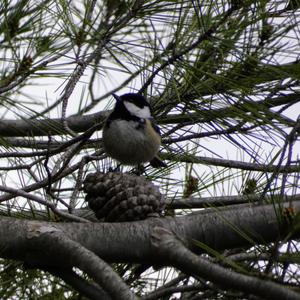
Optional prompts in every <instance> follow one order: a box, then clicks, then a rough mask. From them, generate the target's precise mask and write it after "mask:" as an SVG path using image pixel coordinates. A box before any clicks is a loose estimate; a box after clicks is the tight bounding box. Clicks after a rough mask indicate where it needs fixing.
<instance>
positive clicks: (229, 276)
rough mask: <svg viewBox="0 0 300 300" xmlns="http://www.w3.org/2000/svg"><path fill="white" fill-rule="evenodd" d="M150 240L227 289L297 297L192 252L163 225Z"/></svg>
mask: <svg viewBox="0 0 300 300" xmlns="http://www.w3.org/2000/svg"><path fill="white" fill-rule="evenodd" d="M151 241H152V244H153V245H154V247H155V248H156V251H157V253H158V254H160V255H162V256H163V257H165V258H166V259H167V260H168V261H169V262H170V263H171V264H172V265H173V266H175V267H177V268H179V269H180V270H182V271H183V272H185V273H186V274H192V275H197V276H200V277H202V278H205V279H206V280H209V281H212V282H214V283H216V284H218V285H221V286H222V287H225V288H226V289H236V290H239V291H242V292H246V293H248V294H253V295H256V296H260V297H263V298H264V299H270V300H273V299H282V300H292V299H293V300H299V299H300V294H298V293H296V292H294V291H292V290H290V289H288V288H285V287H283V286H281V285H279V284H277V283H274V282H271V281H267V280H265V279H264V280H262V279H259V278H255V277H253V276H248V275H244V274H241V273H237V272H235V271H233V270H230V269H226V268H224V267H222V266H219V265H217V264H214V263H212V262H210V261H208V260H206V259H204V258H202V257H200V256H197V255H195V254H194V253H192V252H191V251H190V250H188V249H187V248H186V247H185V246H184V245H183V244H182V242H181V241H180V240H178V239H177V238H175V236H174V235H173V234H172V233H171V232H170V231H168V230H166V229H164V228H160V227H155V228H154V230H153V233H152V236H151Z"/></svg>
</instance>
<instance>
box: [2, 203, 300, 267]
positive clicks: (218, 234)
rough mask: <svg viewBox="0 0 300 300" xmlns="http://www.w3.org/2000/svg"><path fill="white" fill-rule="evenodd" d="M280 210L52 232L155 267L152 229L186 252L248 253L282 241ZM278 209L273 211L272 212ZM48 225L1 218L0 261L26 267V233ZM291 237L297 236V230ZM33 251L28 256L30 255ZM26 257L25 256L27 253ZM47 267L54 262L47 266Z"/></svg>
mask: <svg viewBox="0 0 300 300" xmlns="http://www.w3.org/2000/svg"><path fill="white" fill-rule="evenodd" d="M293 205H294V206H293V209H294V211H295V213H297V211H299V210H300V202H294V203H293ZM282 206H283V204H282V203H281V205H280V206H278V207H277V206H276V205H264V206H247V207H240V206H239V205H237V206H236V207H232V208H230V209H222V210H217V209H215V210H213V209H211V210H209V212H205V211H202V212H200V213H198V214H192V215H189V216H182V217H174V218H171V217H168V218H151V219H147V220H145V221H139V222H128V223H125V222H124V223H86V224H82V223H60V224H56V225H55V226H56V227H57V228H59V229H60V230H62V231H63V232H64V233H65V234H66V235H67V236H69V237H70V238H71V239H72V240H73V241H74V242H77V243H79V244H81V245H82V246H83V247H85V248H87V249H89V250H90V251H92V252H94V253H96V254H97V255H98V256H99V257H101V258H102V259H104V260H106V261H112V262H134V263H143V262H145V261H146V262H147V263H156V264H157V263H158V264H162V263H164V262H162V261H161V259H160V258H159V257H157V255H156V251H155V250H154V249H153V246H151V244H150V233H151V230H152V228H153V227H154V226H159V227H164V228H166V229H168V230H170V231H172V232H174V234H176V235H177V236H179V237H180V238H181V239H182V240H183V241H184V242H185V244H186V245H188V247H189V248H190V249H192V250H193V251H195V252H203V250H202V249H201V248H199V246H198V244H197V243H195V241H200V242H201V243H204V244H206V245H207V246H208V247H210V248H213V249H216V250H224V249H230V248H236V247H249V246H253V245H255V244H261V243H269V242H272V241H276V240H278V239H280V238H282V226H279V224H278V218H279V216H280V215H281V213H282ZM274 207H277V210H276V211H275V210H274ZM37 223H38V224H39V226H41V224H44V225H45V226H49V225H48V223H46V222H36V221H26V220H20V219H13V218H7V217H2V218H1V219H0V244H1V245H3V246H4V247H3V249H2V251H1V256H2V257H3V258H11V259H16V260H22V261H26V259H27V255H26V253H28V251H29V249H28V239H27V236H28V233H29V229H30V228H31V227H32V226H33V225H32V224H37ZM294 230H295V231H294V232H293V237H297V236H299V235H300V228H299V226H298V227H296V228H295V229H294ZM30 251H32V250H30ZM30 251H29V253H30ZM34 256H35V257H36V259H39V260H40V261H43V260H46V261H47V256H46V255H45V253H44V252H35V253H34ZM48 262H52V260H49V261H48Z"/></svg>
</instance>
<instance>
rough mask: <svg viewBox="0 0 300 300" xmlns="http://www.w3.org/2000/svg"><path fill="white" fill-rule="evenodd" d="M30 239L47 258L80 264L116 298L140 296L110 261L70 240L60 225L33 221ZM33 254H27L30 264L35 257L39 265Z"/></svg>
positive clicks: (71, 264) (35, 261) (80, 266)
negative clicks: (133, 291)
mask: <svg viewBox="0 0 300 300" xmlns="http://www.w3.org/2000/svg"><path fill="white" fill-rule="evenodd" d="M27 238H28V242H29V244H30V246H31V247H32V248H33V249H35V251H41V252H44V257H45V258H47V261H54V262H57V263H62V262H63V263H62V266H71V267H74V266H75V267H78V268H79V269H80V270H82V271H84V272H86V273H87V274H88V275H89V276H90V277H92V278H93V279H94V280H95V281H96V283H97V284H99V286H101V287H103V288H104V290H105V291H106V292H107V293H108V294H109V295H111V297H112V299H116V300H119V299H124V300H133V299H136V297H135V296H134V294H133V293H132V292H131V291H130V289H129V287H128V286H127V285H126V284H125V283H124V282H123V280H122V279H121V278H120V277H119V275H117V273H116V272H115V271H114V270H113V269H112V268H111V267H110V266H109V265H108V264H107V263H106V262H104V261H103V260H102V259H101V258H100V257H98V256H97V255H96V254H95V253H93V252H92V251H90V250H88V249H86V248H85V247H84V246H82V245H81V244H79V243H78V242H76V241H74V240H72V239H70V238H69V237H68V236H67V235H66V234H64V233H63V232H62V231H61V230H60V229H58V228H57V227H56V226H53V225H51V224H47V225H46V226H45V224H41V225H39V224H38V223H31V224H30V225H29V226H28V234H27ZM32 254H33V253H32V252H31V253H30V254H29V253H28V254H27V258H29V264H30V263H31V259H32V260H33V262H34V265H38V261H37V257H36V256H35V255H32ZM47 261H42V262H41V263H42V265H43V264H46V265H47V263H46V262H47Z"/></svg>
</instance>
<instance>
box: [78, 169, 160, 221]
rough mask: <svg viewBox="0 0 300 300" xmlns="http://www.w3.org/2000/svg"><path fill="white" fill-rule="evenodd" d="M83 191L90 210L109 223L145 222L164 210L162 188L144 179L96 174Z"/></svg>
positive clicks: (111, 174)
mask: <svg viewBox="0 0 300 300" xmlns="http://www.w3.org/2000/svg"><path fill="white" fill-rule="evenodd" d="M83 190H84V192H85V193H86V197H85V200H86V201H88V204H89V207H90V208H91V209H92V210H93V211H94V213H95V214H96V217H97V218H98V219H101V220H104V221H105V222H125V221H136V220H143V219H146V218H147V216H148V215H149V214H153V213H161V212H162V211H163V209H164V200H163V196H162V195H161V193H160V192H159V189H158V187H157V186H155V185H154V184H153V183H152V182H151V181H148V180H146V178H144V177H142V176H136V175H132V174H127V173H116V172H109V173H92V174H88V175H87V176H86V178H85V180H84V183H83Z"/></svg>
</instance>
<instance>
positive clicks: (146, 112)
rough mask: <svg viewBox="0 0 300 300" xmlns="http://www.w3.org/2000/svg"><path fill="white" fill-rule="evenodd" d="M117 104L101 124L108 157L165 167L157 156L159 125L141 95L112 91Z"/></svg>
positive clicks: (122, 162)
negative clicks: (120, 94) (121, 93)
mask: <svg viewBox="0 0 300 300" xmlns="http://www.w3.org/2000/svg"><path fill="white" fill-rule="evenodd" d="M112 95H113V96H114V98H115V99H116V105H115V107H114V109H113V111H112V112H111V114H110V115H109V116H108V118H107V119H106V122H105V125H104V127H103V135H102V140H103V146H104V150H105V152H106V153H107V155H109V156H110V157H112V158H114V159H116V160H117V161H119V162H120V163H121V164H124V165H140V164H142V163H146V162H150V164H151V165H152V166H153V167H156V168H157V167H166V164H165V163H164V162H163V161H161V160H160V159H159V158H158V157H157V156H156V154H157V152H158V150H159V147H160V145H161V137H160V132H159V128H158V126H157V125H156V124H155V123H154V120H153V118H152V116H151V108H150V105H149V103H148V102H147V100H146V99H145V98H144V96H142V95H141V94H136V93H128V94H124V95H122V96H117V95H116V94H112Z"/></svg>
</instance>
